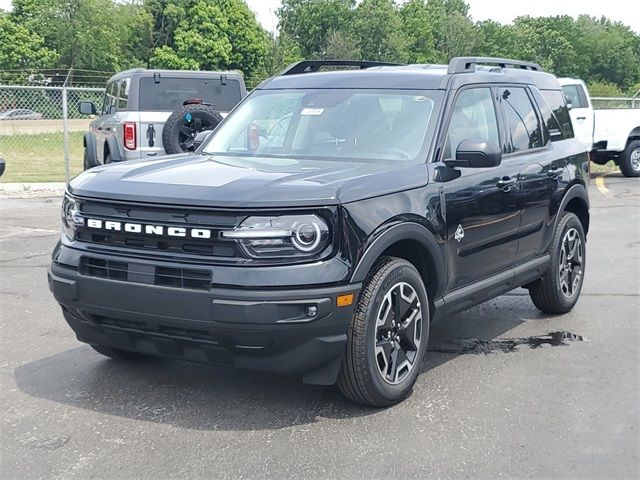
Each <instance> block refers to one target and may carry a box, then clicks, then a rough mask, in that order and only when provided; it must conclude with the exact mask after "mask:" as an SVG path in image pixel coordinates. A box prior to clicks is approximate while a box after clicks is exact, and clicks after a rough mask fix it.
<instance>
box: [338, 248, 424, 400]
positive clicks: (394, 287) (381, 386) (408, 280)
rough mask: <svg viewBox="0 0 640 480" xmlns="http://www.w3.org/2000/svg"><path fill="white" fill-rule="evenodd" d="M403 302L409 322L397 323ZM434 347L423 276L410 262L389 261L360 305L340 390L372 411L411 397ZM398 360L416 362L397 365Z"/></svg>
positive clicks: (368, 283)
mask: <svg viewBox="0 0 640 480" xmlns="http://www.w3.org/2000/svg"><path fill="white" fill-rule="evenodd" d="M401 299H402V302H404V303H401V304H399V306H400V308H399V311H400V312H401V315H402V310H404V307H406V306H407V305H409V308H408V309H407V310H406V314H405V315H404V316H403V318H405V320H404V322H402V323H401V322H397V324H396V320H397V318H396V317H397V314H398V310H395V306H396V305H397V304H396V303H394V301H399V300H401ZM407 299H411V301H410V302H407ZM390 309H392V311H389V310H390ZM385 312H387V314H386V315H385ZM378 319H380V321H379V320H378ZM392 322H393V323H392ZM407 322H408V323H407ZM401 325H405V327H404V328H402V327H401ZM385 332H386V333H385ZM398 339H399V340H398ZM428 343H429V303H428V297H427V291H426V289H425V287H424V283H423V282H422V278H421V277H420V274H419V273H418V271H417V270H416V269H415V267H414V266H413V265H412V264H411V263H409V262H407V261H406V260H403V259H400V258H395V257H384V258H382V259H380V260H379V261H378V262H377V263H376V265H375V266H374V267H373V269H372V271H371V273H370V274H369V277H368V279H367V281H366V282H365V285H364V287H363V289H362V292H361V294H360V298H359V300H358V304H357V305H356V309H355V312H354V314H353V319H352V321H351V325H350V326H349V330H348V332H347V346H346V352H345V356H344V359H343V361H342V366H341V368H340V373H339V375H338V388H339V389H340V391H341V392H342V393H343V395H344V396H345V397H347V398H348V399H349V400H352V401H354V402H356V403H360V404H363V405H367V406H370V407H388V406H391V405H394V404H396V403H398V402H401V401H402V400H404V399H405V398H406V397H407V396H409V395H410V394H411V391H412V389H413V385H414V384H415V382H416V379H417V378H418V374H419V373H420V369H421V365H422V361H423V359H424V356H425V353H426V351H427V345H428ZM416 344H417V345H416ZM414 347H416V348H415V349H414ZM394 351H395V352H396V353H395V355H396V356H395V357H394V356H393V355H394ZM398 356H403V357H404V358H406V360H407V362H408V361H409V360H410V359H412V361H411V362H410V364H408V363H406V362H405V361H404V358H403V359H402V360H401V361H395V362H394V361H393V359H394V358H395V360H398ZM398 366H400V368H397V367H398Z"/></svg>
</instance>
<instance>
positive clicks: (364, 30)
mask: <svg viewBox="0 0 640 480" xmlns="http://www.w3.org/2000/svg"><path fill="white" fill-rule="evenodd" d="M352 32H353V37H354V38H355V39H356V41H357V44H358V47H359V48H360V52H361V54H362V58H364V59H367V60H382V61H391V62H404V61H406V60H407V50H406V45H407V42H406V39H405V38H404V36H403V33H402V22H401V20H400V15H399V13H398V11H397V9H396V7H395V4H394V2H393V0H363V1H362V3H360V4H359V5H358V7H357V8H356V11H355V18H354V21H353V29H352Z"/></svg>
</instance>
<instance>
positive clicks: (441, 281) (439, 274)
mask: <svg viewBox="0 0 640 480" xmlns="http://www.w3.org/2000/svg"><path fill="white" fill-rule="evenodd" d="M402 240H413V241H416V242H418V243H419V244H420V245H422V246H423V248H424V249H425V252H426V254H427V256H428V257H429V259H430V261H431V264H432V265H431V267H432V269H433V270H434V271H433V272H431V271H429V272H428V274H429V275H433V280H434V281H435V287H436V288H435V295H434V296H435V298H433V299H432V301H435V300H436V299H437V298H439V296H441V295H442V291H443V289H444V286H445V284H446V278H447V270H446V266H445V263H444V260H443V255H442V251H441V248H440V246H439V245H438V243H437V242H436V240H435V238H434V234H433V233H432V232H431V231H429V230H428V229H427V228H426V227H424V226H423V225H420V224H419V223H414V222H406V223H400V224H397V225H394V226H392V227H390V228H388V229H386V230H385V231H384V232H382V233H380V234H379V235H378V236H377V237H376V238H375V239H374V240H373V241H372V242H371V244H370V245H369V246H368V248H367V249H366V250H365V252H364V254H363V255H362V257H361V258H360V261H359V262H358V264H357V265H356V267H355V269H354V272H353V275H352V276H351V282H352V283H358V282H364V281H365V279H366V278H367V275H368V273H369V271H370V270H371V268H372V267H373V265H374V264H375V262H376V261H377V260H378V258H380V255H382V253H383V252H384V251H385V250H386V249H387V248H389V247H390V246H392V245H393V244H394V243H397V242H399V241H402Z"/></svg>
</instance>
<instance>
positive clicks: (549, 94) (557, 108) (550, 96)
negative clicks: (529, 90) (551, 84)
mask: <svg viewBox="0 0 640 480" xmlns="http://www.w3.org/2000/svg"><path fill="white" fill-rule="evenodd" d="M541 93H542V96H543V97H544V99H545V100H546V101H547V104H548V105H549V107H550V108H551V110H552V111H553V114H554V115H555V117H556V118H557V119H558V122H559V123H560V128H561V130H562V135H563V136H564V138H573V127H572V126H571V117H570V116H569V109H568V108H567V105H566V103H565V101H564V95H563V94H562V92H561V91H559V90H542V91H541Z"/></svg>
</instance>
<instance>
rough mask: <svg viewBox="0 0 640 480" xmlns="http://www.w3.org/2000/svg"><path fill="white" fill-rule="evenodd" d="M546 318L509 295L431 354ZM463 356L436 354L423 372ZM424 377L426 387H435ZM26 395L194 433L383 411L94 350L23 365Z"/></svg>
mask: <svg viewBox="0 0 640 480" xmlns="http://www.w3.org/2000/svg"><path fill="white" fill-rule="evenodd" d="M536 318H542V316H541V315H540V314H539V313H538V312H537V310H535V309H534V308H533V305H532V304H531V303H530V302H529V299H528V297H523V296H522V295H507V296H503V297H500V298H498V299H495V300H493V301H491V302H487V303H485V304H483V305H480V306H478V307H475V308H473V309H471V310H469V311H467V312H464V313H462V314H459V315H456V316H455V317H451V319H449V320H448V321H446V322H439V323H436V324H434V325H433V326H432V333H431V341H430V349H431V348H433V347H434V346H435V348H436V349H437V346H438V344H439V343H441V342H446V341H450V340H454V339H457V338H471V337H474V338H482V339H487V340H490V339H492V338H495V337H497V336H499V335H502V334H504V333H505V332H507V331H509V330H511V329H512V328H514V327H515V326H517V325H519V324H520V323H522V322H525V321H528V320H535V319H536ZM456 356H457V354H456V353H437V352H434V353H430V354H429V355H428V356H427V360H426V362H425V365H424V367H423V372H426V371H427V370H433V369H435V368H438V367H439V366H440V365H442V364H444V363H446V362H448V361H450V360H451V359H453V358H455V357H456ZM428 375H429V373H428V372H427V373H422V375H421V377H420V378H419V379H418V381H419V382H428ZM15 378H16V383H17V385H18V387H19V388H20V390H21V391H22V392H24V393H25V394H27V395H29V396H32V397H36V398H42V399H46V400H49V401H53V402H57V403H61V404H65V405H69V406H72V407H76V408H82V409H88V410H92V411H96V412H99V413H102V414H106V415H115V416H120V417H126V418H132V419H139V420H145V421H150V422H158V423H169V424H172V425H175V426H179V427H181V428H187V429H194V430H233V431H238V430H240V431H241V430H261V429H279V428H286V427H290V426H296V425H305V424H312V423H314V422H316V421H318V420H319V419H320V418H334V419H347V418H354V417H360V416H366V415H372V414H376V413H377V412H380V410H376V409H372V408H366V407H362V406H359V405H355V404H352V403H350V402H349V401H347V400H345V399H344V398H343V397H342V396H341V395H340V393H339V391H338V389H337V388H336V387H319V386H311V385H304V384H302V383H300V382H299V381H298V380H297V379H292V378H288V377H284V376H279V375H274V374H265V373H257V372H250V371H243V370H235V369H227V368H221V367H213V366H209V365H200V364H192V363H187V362H182V361H173V360H167V359H160V358H149V359H144V360H138V361H113V360H109V359H105V358H104V357H101V356H100V355H98V354H97V353H95V352H94V351H93V350H92V349H91V348H90V347H88V346H81V347H77V348H73V349H71V350H67V351H64V352H61V353H58V354H55V355H52V356H50V357H47V358H43V359H40V360H36V361H33V362H30V363H27V364H24V365H22V366H20V367H18V368H17V369H16V371H15Z"/></svg>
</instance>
